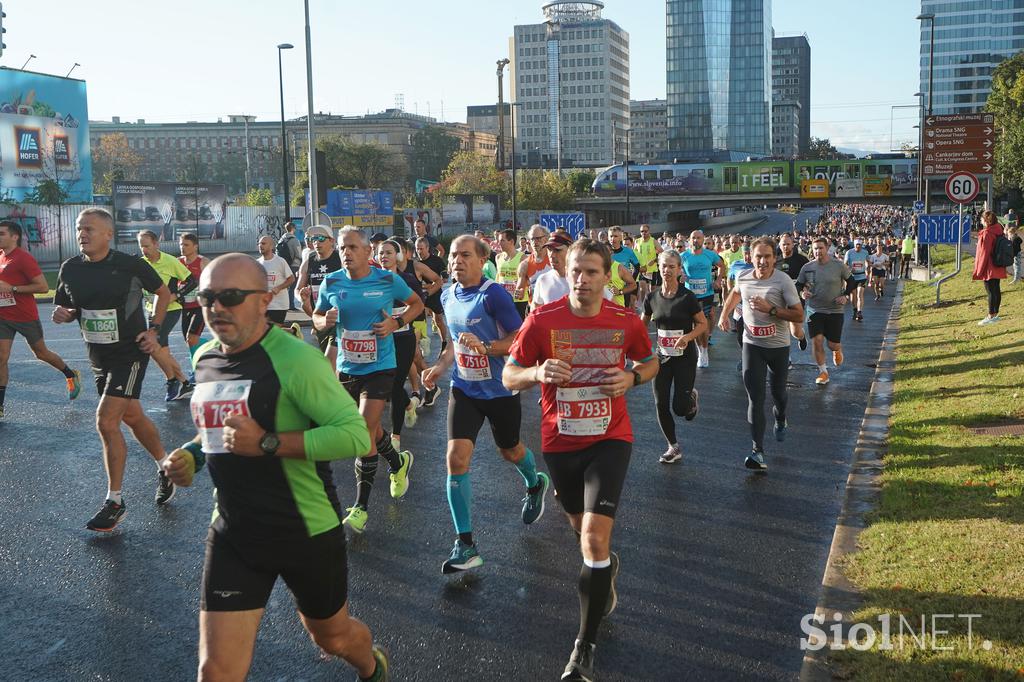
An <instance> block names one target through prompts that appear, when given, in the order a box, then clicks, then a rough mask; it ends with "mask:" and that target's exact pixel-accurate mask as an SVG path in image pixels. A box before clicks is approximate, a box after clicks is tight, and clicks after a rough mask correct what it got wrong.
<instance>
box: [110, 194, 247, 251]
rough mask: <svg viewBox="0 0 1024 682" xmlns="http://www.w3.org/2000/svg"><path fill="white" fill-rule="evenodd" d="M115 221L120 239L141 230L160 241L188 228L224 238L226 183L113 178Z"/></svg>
mask: <svg viewBox="0 0 1024 682" xmlns="http://www.w3.org/2000/svg"><path fill="white" fill-rule="evenodd" d="M113 194H114V225H115V227H116V228H117V241H119V242H133V241H135V238H136V235H137V234H138V233H139V232H141V231H142V230H152V231H153V232H156V233H157V234H158V235H160V240H161V241H173V240H176V239H177V238H178V237H180V236H181V235H183V234H185V233H186V232H192V233H193V234H196V235H198V236H199V238H200V239H223V238H224V236H225V234H224V215H225V213H227V187H226V186H225V185H197V184H191V183H183V182H120V181H118V182H114V186H113Z"/></svg>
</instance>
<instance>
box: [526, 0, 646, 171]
mask: <svg viewBox="0 0 1024 682" xmlns="http://www.w3.org/2000/svg"><path fill="white" fill-rule="evenodd" d="M603 9H604V3H603V2H599V1H598V0H591V1H590V2H566V1H556V2H548V3H546V4H544V5H543V7H542V11H543V13H544V21H543V22H542V23H539V24H526V25H520V26H516V27H515V29H514V33H513V36H512V38H511V39H510V42H509V55H510V59H511V64H510V68H511V71H510V76H511V83H512V89H513V92H512V98H513V100H514V101H515V112H514V119H515V134H516V150H515V158H516V165H517V166H519V167H521V168H523V167H529V168H556V167H558V166H561V167H563V168H564V167H570V166H575V167H586V166H590V167H597V166H607V165H610V164H612V163H616V162H620V161H622V160H624V159H625V153H626V135H627V134H628V130H629V34H628V33H626V32H625V31H624V30H622V28H620V27H619V26H618V24H616V23H615V22H613V21H610V20H608V19H604V18H602V16H601V12H602V10H603ZM559 161H560V163H559Z"/></svg>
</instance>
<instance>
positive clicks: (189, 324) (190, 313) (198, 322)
mask: <svg viewBox="0 0 1024 682" xmlns="http://www.w3.org/2000/svg"><path fill="white" fill-rule="evenodd" d="M204 329H206V321H205V320H204V319H203V309H202V308H182V309H181V335H182V336H184V337H185V338H186V339H187V338H188V337H189V336H190V335H192V334H195V335H196V336H199V335H200V334H202V333H203V330H204Z"/></svg>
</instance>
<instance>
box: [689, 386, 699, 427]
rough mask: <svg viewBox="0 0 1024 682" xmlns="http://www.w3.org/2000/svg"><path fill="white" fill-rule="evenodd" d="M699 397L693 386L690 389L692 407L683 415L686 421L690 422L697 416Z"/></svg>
mask: <svg viewBox="0 0 1024 682" xmlns="http://www.w3.org/2000/svg"><path fill="white" fill-rule="evenodd" d="M699 397H700V394H699V393H697V389H695V388H694V389H692V390H691V391H690V402H692V403H693V407H691V408H690V411H689V412H688V413H687V415H686V417H685V419H686V421H688V422H692V421H693V420H694V419H695V418H696V417H697V413H698V412H700V403H699V402H698V398H699Z"/></svg>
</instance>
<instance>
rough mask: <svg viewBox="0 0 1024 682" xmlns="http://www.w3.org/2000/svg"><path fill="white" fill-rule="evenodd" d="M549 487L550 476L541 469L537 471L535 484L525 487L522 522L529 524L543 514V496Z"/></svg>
mask: <svg viewBox="0 0 1024 682" xmlns="http://www.w3.org/2000/svg"><path fill="white" fill-rule="evenodd" d="M550 487H551V477H550V476H548V475H547V474H546V473H544V472H543V471H538V472H537V485H535V486H534V487H532V488H529V489H527V491H526V497H524V498H523V523H525V524H531V523H533V522H534V521H536V520H537V519H539V518H540V517H542V516H544V497H545V496H546V495H547V494H548V488H550Z"/></svg>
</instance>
